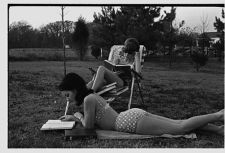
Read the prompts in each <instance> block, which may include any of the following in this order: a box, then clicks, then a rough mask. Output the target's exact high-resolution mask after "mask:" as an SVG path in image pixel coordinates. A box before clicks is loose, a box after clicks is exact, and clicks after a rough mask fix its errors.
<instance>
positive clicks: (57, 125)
mask: <svg viewBox="0 0 225 153" xmlns="http://www.w3.org/2000/svg"><path fill="white" fill-rule="evenodd" d="M74 125H75V121H61V120H48V121H47V122H46V123H45V124H44V125H43V126H42V127H41V130H65V129H72V128H73V127H74Z"/></svg>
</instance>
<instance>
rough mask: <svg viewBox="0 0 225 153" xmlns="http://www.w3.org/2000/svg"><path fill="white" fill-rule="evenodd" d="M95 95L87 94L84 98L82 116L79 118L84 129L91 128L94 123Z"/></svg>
mask: <svg viewBox="0 0 225 153" xmlns="http://www.w3.org/2000/svg"><path fill="white" fill-rule="evenodd" d="M94 96H95V95H89V96H87V97H86V98H85V99H84V116H82V117H81V118H80V121H81V123H82V125H83V126H84V127H85V128H86V129H93V128H94V123H95V105H96V99H95V97H94Z"/></svg>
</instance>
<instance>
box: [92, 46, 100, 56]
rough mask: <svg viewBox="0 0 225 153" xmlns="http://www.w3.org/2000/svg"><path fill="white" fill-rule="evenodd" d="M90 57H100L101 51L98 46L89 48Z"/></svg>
mask: <svg viewBox="0 0 225 153" xmlns="http://www.w3.org/2000/svg"><path fill="white" fill-rule="evenodd" d="M91 55H92V56H94V57H95V58H96V59H98V58H99V56H100V55H101V49H100V48H99V47H98V46H91Z"/></svg>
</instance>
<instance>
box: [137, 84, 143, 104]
mask: <svg viewBox="0 0 225 153" xmlns="http://www.w3.org/2000/svg"><path fill="white" fill-rule="evenodd" d="M137 85H138V91H139V94H140V97H141V102H142V104H144V99H143V96H142V91H141V87H140V84H139V81H138V82H137Z"/></svg>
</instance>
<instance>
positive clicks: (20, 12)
mask: <svg viewBox="0 0 225 153" xmlns="http://www.w3.org/2000/svg"><path fill="white" fill-rule="evenodd" d="M164 9H165V10H169V9H170V8H169V7H167V8H164ZM94 12H96V13H98V12H101V7H100V6H67V7H66V8H65V9H64V14H65V16H64V18H65V20H71V21H77V19H78V18H79V17H80V16H82V17H84V18H85V20H86V21H88V22H91V21H93V14H94ZM221 12H222V8H221V7H193V6H192V7H190V6H189V7H180V6H178V7H177V10H176V13H177V15H176V19H175V23H179V22H181V21H182V20H184V21H185V25H184V27H186V26H188V27H191V28H194V27H197V29H196V30H197V31H198V32H199V30H200V28H199V27H200V25H201V20H202V19H203V17H204V18H206V17H207V18H208V22H209V25H208V28H207V31H215V29H214V26H213V23H214V22H215V16H217V17H221ZM21 20H23V21H27V22H28V24H30V25H32V27H34V28H39V27H40V26H41V25H46V24H48V23H50V22H55V21H60V20H61V8H60V7H59V6H12V7H10V9H9V24H11V23H12V22H15V21H16V22H17V21H21Z"/></svg>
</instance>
